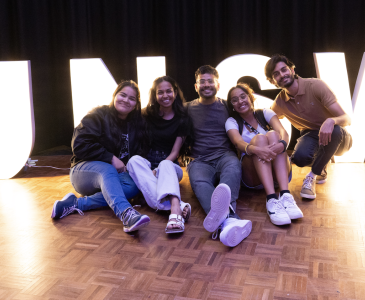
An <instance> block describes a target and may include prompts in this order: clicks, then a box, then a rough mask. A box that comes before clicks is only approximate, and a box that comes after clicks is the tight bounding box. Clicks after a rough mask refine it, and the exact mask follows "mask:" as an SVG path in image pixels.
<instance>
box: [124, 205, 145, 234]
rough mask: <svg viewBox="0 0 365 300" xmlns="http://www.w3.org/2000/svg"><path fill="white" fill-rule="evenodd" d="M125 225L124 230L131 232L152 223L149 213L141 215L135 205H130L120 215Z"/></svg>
mask: <svg viewBox="0 0 365 300" xmlns="http://www.w3.org/2000/svg"><path fill="white" fill-rule="evenodd" d="M120 219H121V221H122V222H123V225H124V232H131V231H135V230H138V229H141V228H143V227H145V226H147V225H148V224H149V223H150V218H149V217H148V216H147V215H141V214H140V213H139V212H138V211H136V210H135V209H134V208H133V207H128V208H127V209H126V210H125V211H123V213H122V216H121V217H120Z"/></svg>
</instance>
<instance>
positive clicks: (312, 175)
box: [307, 171, 317, 179]
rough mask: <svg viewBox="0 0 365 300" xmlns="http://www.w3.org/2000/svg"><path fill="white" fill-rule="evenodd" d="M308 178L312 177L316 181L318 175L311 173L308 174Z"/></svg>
mask: <svg viewBox="0 0 365 300" xmlns="http://www.w3.org/2000/svg"><path fill="white" fill-rule="evenodd" d="M307 176H310V177H312V178H313V179H316V178H317V175H316V174H314V173H313V172H312V171H310V172H309V173H308V174H307Z"/></svg>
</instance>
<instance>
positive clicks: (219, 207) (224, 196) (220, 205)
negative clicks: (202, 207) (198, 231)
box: [203, 183, 231, 232]
mask: <svg viewBox="0 0 365 300" xmlns="http://www.w3.org/2000/svg"><path fill="white" fill-rule="evenodd" d="M230 203H231V189H230V188H229V186H228V185H226V184H224V183H221V184H219V185H218V186H217V187H216V188H215V190H214V192H213V194H212V198H211V204H210V212H209V213H208V215H207V216H206V217H205V219H204V223H203V226H204V228H205V229H206V230H207V231H209V232H214V231H216V230H217V228H218V227H219V226H220V225H221V224H222V223H223V221H224V220H225V219H227V217H228V214H229V204H230Z"/></svg>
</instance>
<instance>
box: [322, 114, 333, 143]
mask: <svg viewBox="0 0 365 300" xmlns="http://www.w3.org/2000/svg"><path fill="white" fill-rule="evenodd" d="M334 126H335V120H333V119H332V118H328V119H326V121H324V122H323V124H322V126H321V128H320V129H319V134H318V135H319V145H323V146H327V145H328V143H329V142H331V136H332V132H333V128H334Z"/></svg>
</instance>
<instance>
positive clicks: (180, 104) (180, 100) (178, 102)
mask: <svg viewBox="0 0 365 300" xmlns="http://www.w3.org/2000/svg"><path fill="white" fill-rule="evenodd" d="M164 81H166V82H168V83H170V84H171V86H172V88H173V89H174V93H175V94H176V98H175V101H174V103H173V104H172V110H173V111H174V113H175V114H176V115H177V116H178V117H185V116H186V113H185V110H184V103H185V102H186V101H185V98H184V94H183V92H182V90H181V89H180V87H179V85H178V84H177V82H176V80H175V79H173V78H172V77H170V76H161V77H157V78H156V79H155V80H154V81H153V83H152V87H151V89H150V99H149V101H148V104H147V108H146V113H147V116H148V117H155V118H158V117H160V104H158V102H157V97H156V90H157V86H158V85H159V84H160V83H161V82H164Z"/></svg>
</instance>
